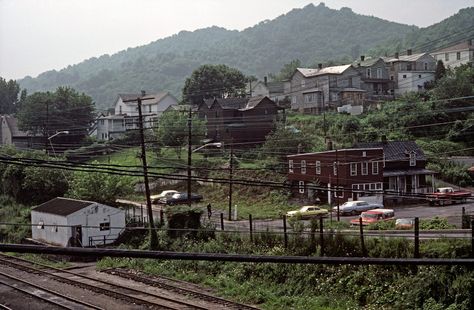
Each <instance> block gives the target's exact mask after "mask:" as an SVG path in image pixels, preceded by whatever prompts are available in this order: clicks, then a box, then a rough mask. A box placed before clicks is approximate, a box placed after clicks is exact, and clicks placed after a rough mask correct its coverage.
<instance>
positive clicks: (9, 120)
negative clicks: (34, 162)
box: [0, 115, 45, 149]
mask: <svg viewBox="0 0 474 310" xmlns="http://www.w3.org/2000/svg"><path fill="white" fill-rule="evenodd" d="M0 138H1V141H0V145H14V146H15V147H17V148H20V149H31V148H43V147H44V140H45V139H44V138H43V137H42V136H34V135H31V134H29V133H28V132H25V131H21V130H20V129H19V128H18V119H17V118H15V117H14V116H12V115H0Z"/></svg>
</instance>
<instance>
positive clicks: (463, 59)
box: [431, 39, 474, 68]
mask: <svg viewBox="0 0 474 310" xmlns="http://www.w3.org/2000/svg"><path fill="white" fill-rule="evenodd" d="M431 56H433V57H434V58H435V59H436V61H438V60H441V61H442V62H443V64H444V66H445V67H450V68H455V67H459V66H460V65H463V64H467V63H471V64H472V63H473V62H474V40H473V39H470V40H467V41H464V42H462V43H458V44H455V45H451V46H449V47H446V48H443V49H440V50H437V51H434V52H431Z"/></svg>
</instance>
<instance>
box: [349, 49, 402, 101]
mask: <svg viewBox="0 0 474 310" xmlns="http://www.w3.org/2000/svg"><path fill="white" fill-rule="evenodd" d="M353 65H354V67H355V68H356V70H357V71H358V72H359V74H360V76H361V88H362V89H363V90H365V91H366V98H367V99H368V100H387V99H393V81H391V80H390V73H389V71H388V70H387V67H386V66H385V62H384V60H383V59H382V58H381V57H379V58H369V59H366V58H365V56H360V60H359V61H356V62H354V64H353Z"/></svg>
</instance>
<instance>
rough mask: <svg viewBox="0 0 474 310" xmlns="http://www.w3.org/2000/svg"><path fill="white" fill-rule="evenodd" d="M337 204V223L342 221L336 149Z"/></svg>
mask: <svg viewBox="0 0 474 310" xmlns="http://www.w3.org/2000/svg"><path fill="white" fill-rule="evenodd" d="M336 172H337V173H336V203H337V221H338V222H339V221H340V215H339V161H338V158H337V148H336Z"/></svg>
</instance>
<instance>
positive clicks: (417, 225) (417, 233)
mask: <svg viewBox="0 0 474 310" xmlns="http://www.w3.org/2000/svg"><path fill="white" fill-rule="evenodd" d="M414 257H415V258H419V257H420V220H419V219H418V218H417V217H415V253H414Z"/></svg>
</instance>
